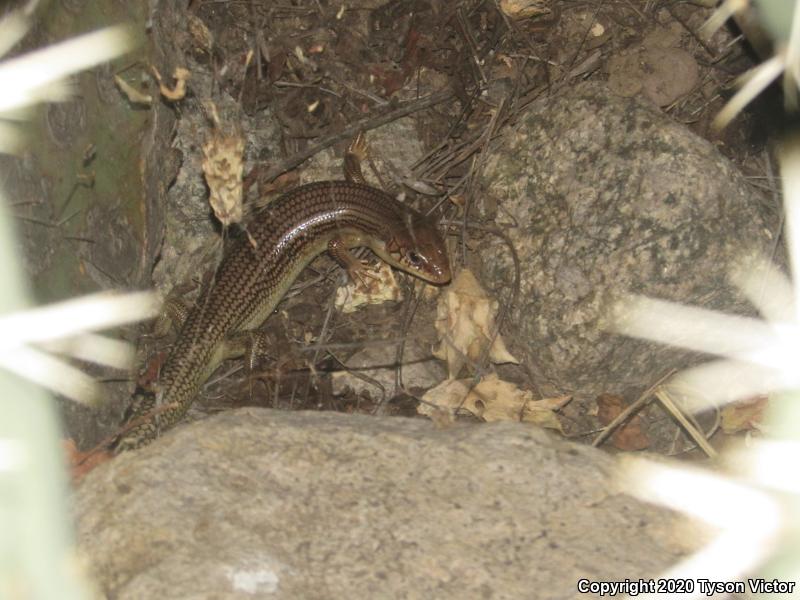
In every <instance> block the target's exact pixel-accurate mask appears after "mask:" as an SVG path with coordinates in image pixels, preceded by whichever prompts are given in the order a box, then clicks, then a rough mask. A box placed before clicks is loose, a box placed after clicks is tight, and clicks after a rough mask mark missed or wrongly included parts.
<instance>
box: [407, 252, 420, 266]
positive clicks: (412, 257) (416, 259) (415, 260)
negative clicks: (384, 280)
mask: <svg viewBox="0 0 800 600" xmlns="http://www.w3.org/2000/svg"><path fill="white" fill-rule="evenodd" d="M406 258H407V259H408V262H410V263H411V264H412V265H414V266H415V267H416V266H418V265H419V264H420V263H421V262H422V258H421V257H420V255H419V254H417V253H416V252H414V251H413V250H412V251H411V252H409V253H408V254H406Z"/></svg>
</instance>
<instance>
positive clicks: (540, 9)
mask: <svg viewBox="0 0 800 600" xmlns="http://www.w3.org/2000/svg"><path fill="white" fill-rule="evenodd" d="M500 10H502V11H503V14H505V15H506V16H507V17H511V18H512V19H529V18H531V17H537V16H539V15H546V14H549V13H550V0H500Z"/></svg>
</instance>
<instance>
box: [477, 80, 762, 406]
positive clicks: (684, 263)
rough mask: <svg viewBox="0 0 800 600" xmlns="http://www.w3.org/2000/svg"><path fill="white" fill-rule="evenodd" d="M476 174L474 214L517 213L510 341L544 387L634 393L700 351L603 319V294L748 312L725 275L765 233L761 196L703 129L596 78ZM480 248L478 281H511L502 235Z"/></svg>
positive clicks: (550, 104)
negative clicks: (657, 341) (614, 328)
mask: <svg viewBox="0 0 800 600" xmlns="http://www.w3.org/2000/svg"><path fill="white" fill-rule="evenodd" d="M483 185H484V190H483V192H482V198H483V203H482V208H483V211H484V214H485V216H490V217H491V216H495V215H497V220H498V221H500V222H504V223H508V222H509V220H510V219H509V215H510V216H511V217H512V218H513V220H515V221H516V223H517V225H518V226H517V227H515V228H509V229H508V230H507V231H508V234H509V235H510V237H511V239H512V241H513V242H514V245H515V246H516V249H517V252H518V253H519V258H520V263H521V266H522V278H521V279H522V281H521V294H520V302H519V303H518V305H517V307H516V310H515V311H514V313H513V315H512V317H511V318H510V322H511V323H513V324H514V329H515V330H514V332H513V335H512V336H510V337H509V338H508V339H507V342H510V344H509V345H510V346H511V350H512V353H513V354H514V355H515V356H517V357H518V358H520V359H523V360H525V361H527V362H528V364H530V365H533V367H534V369H533V370H534V372H535V373H536V375H537V376H538V378H539V381H538V383H539V384H540V385H541V387H542V389H543V391H544V393H546V394H552V395H560V394H567V393H569V394H573V395H574V396H575V397H576V398H577V400H578V401H580V400H587V399H592V398H594V397H596V396H597V395H598V394H600V393H603V392H609V393H619V394H623V395H627V396H628V397H632V396H635V395H638V393H640V392H641V391H642V390H643V389H644V388H646V387H648V386H649V385H651V384H652V383H653V382H654V381H655V380H656V379H657V378H658V377H660V376H661V375H663V374H665V373H666V372H667V371H669V370H670V369H671V368H681V367H683V366H686V365H688V364H690V363H691V362H692V360H697V358H696V357H694V356H692V355H690V354H688V353H684V352H681V351H677V350H674V349H669V348H665V347H663V346H658V345H654V344H648V343H646V342H641V341H636V340H632V339H629V338H625V337H622V336H616V335H611V334H610V333H608V332H607V331H605V330H604V322H603V321H604V314H605V310H606V306H607V300H608V299H609V297H612V296H615V295H622V294H623V293H625V292H627V291H631V292H636V293H640V294H646V295H649V296H653V297H657V298H662V299H668V300H676V301H681V302H684V303H687V304H694V305H700V306H705V307H708V308H714V309H719V310H723V311H730V312H744V313H747V312H751V308H750V307H749V306H748V305H747V304H746V303H745V302H744V300H743V299H742V298H741V297H740V296H738V295H737V293H736V291H735V290H734V289H733V288H732V286H731V284H730V282H729V281H727V279H726V278H727V274H728V271H729V267H730V266H731V265H732V264H734V263H735V262H736V261H737V260H738V259H739V258H741V257H742V256H744V255H747V254H748V253H750V252H752V251H753V250H754V249H755V250H760V251H761V252H764V253H765V254H768V253H769V250H770V249H771V247H772V243H773V242H772V239H773V238H772V233H771V231H770V230H771V229H772V230H773V231H774V230H775V227H774V225H772V226H771V225H769V224H768V223H769V221H770V219H769V217H768V215H767V211H766V209H765V207H764V201H763V199H762V198H761V197H760V196H759V195H757V194H756V193H754V191H753V188H752V187H751V186H749V185H748V184H747V182H746V181H745V179H744V177H743V176H742V175H741V173H740V172H739V171H738V170H737V169H736V168H735V166H734V165H733V164H732V163H731V162H730V161H728V160H727V159H726V158H724V157H723V156H722V155H721V154H720V153H719V152H718V151H717V149H716V148H715V147H714V146H713V145H712V144H711V143H709V142H708V141H706V140H703V139H701V138H699V137H697V136H696V135H694V134H693V133H692V132H690V131H689V130H688V129H687V128H686V127H684V126H683V125H681V124H679V123H676V122H674V121H673V120H672V119H670V118H669V117H668V116H667V115H665V114H663V113H662V112H661V111H660V110H658V109H657V108H655V107H654V106H652V105H650V104H648V103H646V102H645V101H643V100H640V99H636V98H619V97H616V96H613V95H612V94H610V93H609V92H608V90H607V89H606V88H605V87H603V86H602V85H596V84H585V85H581V86H579V87H578V88H577V89H574V90H570V91H568V92H565V93H563V94H562V95H560V96H557V97H548V98H545V99H543V100H542V102H541V103H540V104H539V105H537V106H533V107H532V108H531V110H530V111H529V112H528V113H527V114H526V115H525V116H524V117H522V118H521V119H520V121H519V123H518V124H517V126H516V128H515V130H514V131H512V132H510V133H509V134H508V136H507V138H506V141H505V143H504V147H502V148H500V149H498V151H497V152H496V153H494V154H493V156H492V157H491V159H489V160H488V162H487V166H486V169H485V177H484V181H483ZM497 206H499V207H500V208H499V209H498V208H497ZM482 256H483V259H484V261H483V262H484V265H485V268H484V279H485V280H486V282H487V283H488V284H491V283H492V282H510V281H513V278H514V276H513V268H512V263H511V259H510V255H509V252H508V249H507V248H506V246H505V245H504V244H503V243H502V242H500V241H493V242H492V243H491V245H490V247H489V248H488V249H487V250H486V251H485V252H482Z"/></svg>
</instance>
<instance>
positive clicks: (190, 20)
mask: <svg viewBox="0 0 800 600" xmlns="http://www.w3.org/2000/svg"><path fill="white" fill-rule="evenodd" d="M186 23H187V26H188V30H189V35H190V36H191V38H192V41H193V42H194V45H195V47H197V48H199V49H201V50H203V51H205V52H208V53H209V54H211V49H212V48H213V47H214V36H213V35H212V34H211V31H210V30H209V29H208V27H206V24H205V23H204V22H203V20H202V19H200V17H198V16H196V15H194V14H192V13H191V12H189V13H187V14H186Z"/></svg>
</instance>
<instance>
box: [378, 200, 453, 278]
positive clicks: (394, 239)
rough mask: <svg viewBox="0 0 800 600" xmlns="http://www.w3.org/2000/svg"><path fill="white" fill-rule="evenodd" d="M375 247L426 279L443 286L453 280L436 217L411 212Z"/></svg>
mask: <svg viewBox="0 0 800 600" xmlns="http://www.w3.org/2000/svg"><path fill="white" fill-rule="evenodd" d="M372 250H373V251H374V252H375V253H376V254H377V255H378V256H380V257H381V258H382V259H383V260H385V261H386V262H387V263H389V264H390V265H392V266H393V267H396V268H398V269H401V270H403V271H405V272H407V273H411V274H412V275H415V276H416V277H419V278H420V279H423V280H424V281H427V282H429V283H433V284H436V285H443V284H445V283H448V282H449V281H450V278H451V275H450V259H449V257H448V256H447V246H445V243H444V238H442V235H441V233H440V232H439V229H438V228H437V227H436V224H435V223H434V222H433V220H431V219H429V218H428V217H425V216H424V215H421V214H419V213H417V212H415V211H414V212H412V211H410V210H409V211H408V212H406V213H405V214H404V215H403V218H402V219H399V220H398V221H397V222H396V223H395V224H394V226H393V227H392V228H391V235H390V236H389V237H388V239H386V240H384V241H382V242H381V243H378V244H376V246H374V247H373V248H372Z"/></svg>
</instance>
